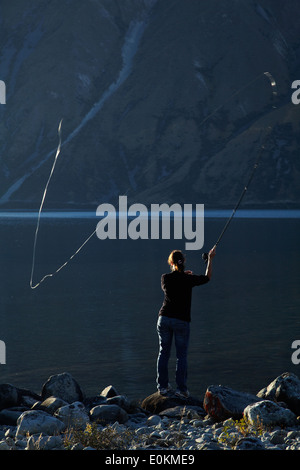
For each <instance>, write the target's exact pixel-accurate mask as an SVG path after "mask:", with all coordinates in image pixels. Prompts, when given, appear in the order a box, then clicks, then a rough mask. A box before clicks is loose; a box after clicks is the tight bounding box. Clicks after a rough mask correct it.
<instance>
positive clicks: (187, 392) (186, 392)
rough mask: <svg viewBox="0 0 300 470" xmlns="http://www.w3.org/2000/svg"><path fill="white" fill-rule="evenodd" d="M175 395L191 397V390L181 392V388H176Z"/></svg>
mask: <svg viewBox="0 0 300 470" xmlns="http://www.w3.org/2000/svg"><path fill="white" fill-rule="evenodd" d="M175 396H176V397H178V398H189V396H190V392H189V391H188V390H186V391H185V392H181V391H180V390H176V392H175Z"/></svg>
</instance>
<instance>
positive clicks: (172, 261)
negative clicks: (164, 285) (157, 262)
mask: <svg viewBox="0 0 300 470" xmlns="http://www.w3.org/2000/svg"><path fill="white" fill-rule="evenodd" d="M168 263H169V265H170V266H171V267H172V269H173V270H174V271H183V270H184V263H185V257H184V255H183V253H182V252H181V251H180V250H173V251H172V252H171V253H170V255H169V258H168Z"/></svg>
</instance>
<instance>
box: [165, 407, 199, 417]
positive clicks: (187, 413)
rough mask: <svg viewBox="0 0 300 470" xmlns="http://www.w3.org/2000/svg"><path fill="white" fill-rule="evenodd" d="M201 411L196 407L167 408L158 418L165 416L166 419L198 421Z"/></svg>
mask: <svg viewBox="0 0 300 470" xmlns="http://www.w3.org/2000/svg"><path fill="white" fill-rule="evenodd" d="M202 411H203V409H200V408H199V409H198V407H189V406H182V405H181V406H174V408H167V409H166V410H163V411H161V412H160V413H159V416H167V417H168V418H176V419H182V418H188V419H199V418H200V417H201V416H203V414H202Z"/></svg>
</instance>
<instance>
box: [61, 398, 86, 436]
mask: <svg viewBox="0 0 300 470" xmlns="http://www.w3.org/2000/svg"><path fill="white" fill-rule="evenodd" d="M54 416H55V417H57V418H59V419H61V420H62V421H63V422H64V423H65V425H66V427H67V428H69V427H71V428H76V429H85V428H86V425H87V424H88V423H89V421H90V417H89V414H88V413H87V411H86V409H85V407H84V405H83V403H81V402H79V401H77V402H74V403H71V404H68V405H65V406H62V407H61V408H59V409H58V410H57V411H56V412H55V414H54Z"/></svg>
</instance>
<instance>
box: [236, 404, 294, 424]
mask: <svg viewBox="0 0 300 470" xmlns="http://www.w3.org/2000/svg"><path fill="white" fill-rule="evenodd" d="M244 416H245V417H246V418H247V419H248V420H249V422H250V424H253V425H262V426H265V427H268V426H270V427H273V426H294V425H296V424H297V416H296V415H295V414H294V413H293V412H292V411H291V410H289V409H287V408H283V407H281V406H279V405H278V404H277V403H275V402H273V401H271V400H263V401H261V402H258V403H254V404H252V405H248V406H247V407H246V408H245V410H244Z"/></svg>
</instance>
